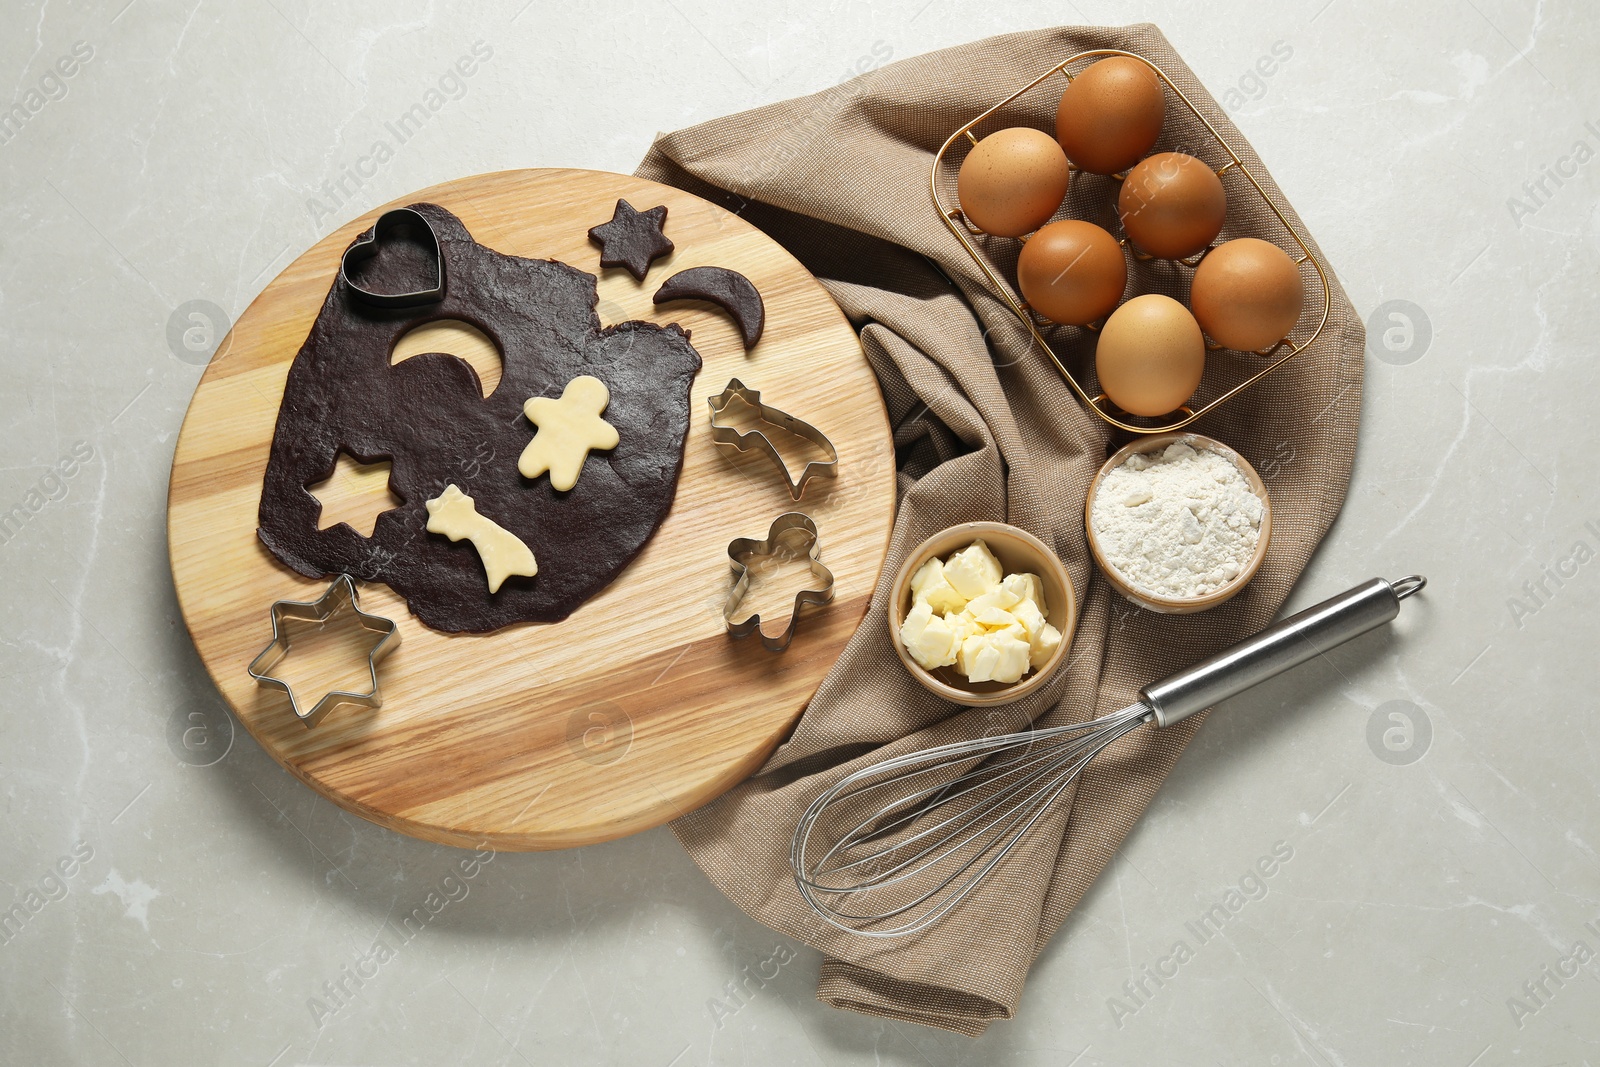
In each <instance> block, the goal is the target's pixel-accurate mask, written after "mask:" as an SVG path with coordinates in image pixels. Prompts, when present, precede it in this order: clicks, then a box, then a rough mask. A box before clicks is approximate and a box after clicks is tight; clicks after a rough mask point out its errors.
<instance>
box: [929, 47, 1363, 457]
mask: <svg viewBox="0 0 1600 1067" xmlns="http://www.w3.org/2000/svg"><path fill="white" fill-rule="evenodd" d="M1107 56H1126V57H1128V58H1129V59H1136V60H1138V61H1139V62H1141V63H1143V64H1145V65H1146V66H1147V67H1149V68H1150V69H1151V70H1152V71H1154V72H1155V74H1156V76H1157V77H1158V78H1160V79H1161V82H1162V84H1163V85H1165V86H1166V88H1167V89H1168V90H1170V93H1171V96H1170V97H1169V101H1170V100H1171V99H1176V100H1177V101H1178V102H1179V103H1181V104H1182V106H1183V107H1185V108H1187V109H1188V110H1189V113H1190V114H1192V115H1193V116H1194V117H1195V118H1196V119H1198V120H1199V121H1200V123H1201V125H1202V126H1204V128H1205V129H1206V131H1207V132H1209V134H1210V136H1211V140H1212V141H1213V142H1214V144H1215V146H1216V148H1217V149H1219V150H1220V151H1221V153H1222V154H1223V156H1225V161H1224V162H1223V163H1222V165H1221V166H1220V167H1216V166H1215V164H1213V163H1211V162H1210V161H1205V162H1206V163H1207V166H1212V167H1214V169H1215V170H1216V174H1217V176H1218V177H1219V178H1220V177H1223V176H1224V175H1226V174H1227V172H1229V171H1237V172H1238V173H1239V174H1240V175H1242V176H1243V177H1244V178H1245V179H1247V180H1248V181H1249V186H1250V188H1253V189H1254V190H1255V194H1256V195H1258V196H1259V197H1260V198H1261V200H1262V202H1263V203H1264V204H1266V206H1267V208H1268V209H1269V210H1270V211H1271V213H1272V214H1273V215H1274V216H1275V217H1276V218H1277V219H1278V221H1279V223H1281V224H1282V226H1283V230H1284V232H1285V233H1286V234H1287V235H1288V238H1289V239H1290V240H1292V241H1293V242H1294V244H1295V245H1296V246H1297V247H1298V248H1299V250H1300V254H1299V255H1298V256H1296V255H1295V254H1294V253H1293V251H1290V257H1291V258H1292V259H1294V261H1295V263H1296V264H1297V265H1301V266H1305V265H1309V266H1310V268H1311V269H1312V271H1314V272H1315V275H1316V279H1315V281H1314V282H1308V284H1307V288H1308V291H1310V292H1312V293H1314V292H1315V291H1316V290H1317V289H1318V288H1320V289H1321V292H1322V309H1321V312H1320V313H1315V311H1314V308H1313V307H1312V301H1311V300H1310V299H1307V300H1306V302H1305V304H1306V306H1305V309H1304V310H1302V311H1301V314H1300V321H1299V322H1297V323H1296V324H1295V326H1294V328H1292V329H1291V330H1290V332H1289V335H1288V336H1286V337H1284V338H1283V339H1281V340H1279V341H1278V342H1277V343H1275V344H1273V345H1272V346H1270V347H1269V348H1266V349H1263V350H1262V351H1259V352H1246V353H1242V354H1241V355H1242V356H1243V358H1244V359H1245V360H1246V361H1251V360H1258V361H1260V362H1259V365H1251V364H1250V363H1248V362H1247V363H1246V365H1245V367H1244V369H1243V371H1242V372H1241V373H1240V374H1239V375H1236V377H1239V378H1241V380H1238V381H1234V382H1232V384H1229V385H1226V386H1223V387H1220V388H1219V389H1218V390H1217V391H1216V393H1215V395H1212V396H1210V398H1209V399H1207V400H1205V401H1204V402H1203V403H1201V404H1200V406H1199V407H1190V406H1188V405H1185V406H1183V407H1180V408H1178V409H1177V410H1176V411H1174V412H1173V413H1172V414H1171V415H1170V416H1165V417H1164V418H1165V420H1166V421H1163V422H1161V423H1159V424H1150V425H1143V424H1140V423H1135V422H1131V421H1129V420H1130V419H1133V418H1135V417H1136V416H1131V415H1128V414H1127V413H1126V412H1123V411H1121V410H1120V409H1118V408H1117V407H1116V405H1115V404H1113V403H1112V402H1111V401H1110V399H1109V398H1107V397H1106V395H1105V394H1104V393H1098V394H1093V395H1091V394H1090V392H1089V390H1088V389H1086V388H1085V387H1084V385H1083V383H1082V382H1080V381H1079V380H1078V377H1077V376H1076V375H1074V374H1073V372H1072V370H1071V368H1069V367H1068V366H1067V361H1066V360H1064V359H1062V357H1061V356H1060V355H1059V354H1058V353H1057V352H1056V349H1055V348H1054V347H1052V345H1051V343H1050V341H1049V340H1048V339H1047V337H1046V332H1049V333H1054V332H1055V331H1058V330H1097V329H1098V328H1099V327H1098V325H1091V326H1085V327H1080V326H1061V325H1057V324H1055V323H1051V322H1048V321H1041V319H1040V318H1039V317H1037V316H1036V315H1035V313H1034V312H1033V311H1032V310H1031V309H1030V308H1029V307H1028V304H1027V303H1026V302H1025V301H1023V300H1022V299H1020V297H1019V296H1018V294H1017V293H1015V292H1013V290H1012V288H1011V286H1010V285H1008V284H1007V283H1006V282H1005V280H1004V279H1003V278H1002V277H1001V275H1000V271H999V270H998V269H997V268H996V266H995V264H994V263H993V262H991V261H990V258H989V257H988V256H987V255H986V254H985V253H984V252H983V250H981V249H980V248H978V246H977V245H975V244H974V243H973V237H974V236H989V235H987V234H984V233H983V231H981V230H979V229H977V228H976V227H975V226H973V225H972V223H971V222H970V221H968V219H967V218H966V216H965V215H963V214H962V212H961V209H960V207H959V206H952V204H951V203H948V202H947V201H946V198H945V196H944V195H942V194H941V192H940V189H941V185H943V186H944V188H945V189H947V190H949V189H953V188H954V171H955V169H956V168H957V167H959V162H960V161H959V160H950V161H949V162H948V163H947V159H948V158H949V156H950V154H951V148H952V147H954V146H957V145H958V144H959V143H960V142H961V141H963V140H965V141H967V142H968V147H970V145H975V144H977V143H978V136H977V135H976V134H975V133H973V130H974V129H975V128H976V127H978V126H979V125H980V124H982V123H983V122H984V121H985V120H986V119H988V118H989V117H990V116H992V115H994V114H996V113H997V112H999V111H1001V110H1002V109H1003V108H1005V107H1006V106H1007V105H1009V104H1011V103H1012V102H1014V101H1015V100H1017V99H1018V98H1019V97H1021V96H1023V95H1024V94H1026V93H1028V92H1030V91H1031V90H1033V89H1035V88H1037V87H1038V86H1040V85H1042V84H1044V83H1045V82H1047V81H1049V80H1050V79H1052V78H1054V77H1056V76H1057V75H1060V76H1063V77H1064V78H1065V79H1066V80H1067V81H1068V82H1069V83H1070V82H1071V81H1072V79H1073V77H1074V74H1073V73H1072V71H1071V70H1069V69H1068V68H1069V67H1073V66H1078V67H1079V69H1080V71H1081V69H1082V67H1083V66H1086V65H1087V64H1088V63H1090V62H1093V61H1095V60H1098V59H1103V58H1105V57H1107ZM1191 154H1197V155H1198V154H1199V153H1198V152H1191ZM1080 173H1081V172H1080V171H1078V170H1077V168H1073V181H1074V182H1076V181H1077V180H1078V178H1079V175H1080ZM1114 177H1115V178H1117V179H1119V180H1120V178H1121V177H1122V176H1121V175H1117V176H1114ZM928 189H929V192H931V193H932V195H933V203H934V206H935V208H937V209H938V212H939V217H940V218H942V219H943V220H944V224H945V225H946V226H947V227H949V229H950V232H951V233H952V234H954V235H955V237H956V240H958V241H960V242H961V247H963V248H965V249H966V250H967V254H968V255H969V256H971V257H972V261H973V262H974V263H976V264H977V265H978V267H979V269H980V270H982V271H983V273H984V275H985V277H987V278H988V280H989V286H990V288H992V289H993V290H994V291H995V292H996V293H997V294H999V296H1000V298H1001V299H1002V300H1004V301H1005V302H1006V303H1007V304H1008V305H1009V306H1010V307H1011V310H1012V311H1013V312H1015V313H1016V316H1017V318H1018V319H1019V320H1020V321H1021V322H1022V324H1023V325H1024V326H1026V327H1027V329H1028V333H1029V334H1031V335H1032V337H1033V343H1034V345H1035V346H1036V347H1037V348H1038V349H1039V350H1040V351H1041V352H1043V353H1044V354H1045V355H1046V356H1048V357H1049V359H1050V362H1052V363H1054V364H1055V366H1056V369H1057V370H1059V371H1060V372H1061V376H1062V377H1063V378H1065V379H1066V381H1067V384H1068V385H1069V386H1071V387H1072V391H1073V392H1074V393H1076V394H1077V395H1078V399H1079V400H1081V401H1082V402H1083V403H1084V405H1085V406H1087V407H1088V408H1089V410H1090V411H1093V412H1094V413H1095V414H1096V415H1098V416H1100V418H1101V419H1103V420H1105V421H1106V422H1108V423H1110V424H1111V425H1112V426H1115V427H1117V428H1118V429H1121V430H1126V431H1128V432H1129V433H1136V434H1153V433H1168V432H1170V431H1172V430H1179V429H1182V428H1183V427H1185V426H1188V425H1189V424H1190V423H1192V422H1194V421H1195V420H1196V419H1199V418H1200V417H1201V416H1203V415H1206V414H1208V413H1210V412H1212V411H1215V410H1216V409H1217V408H1219V407H1221V406H1222V405H1223V404H1226V403H1227V402H1228V401H1230V400H1232V399H1234V398H1235V397H1237V396H1238V395H1240V394H1241V393H1243V392H1245V391H1246V390H1247V389H1249V388H1250V387H1251V386H1253V385H1255V384H1256V383H1257V382H1259V381H1261V379H1263V378H1265V377H1266V376H1267V375H1269V374H1271V373H1272V372H1273V371H1275V370H1277V369H1278V368H1279V367H1281V366H1283V365H1284V364H1285V363H1287V362H1289V361H1290V360H1291V359H1293V358H1294V357H1295V356H1297V355H1299V354H1300V353H1301V352H1304V351H1305V350H1306V349H1307V348H1309V347H1310V346H1311V344H1312V342H1314V341H1315V340H1316V339H1317V337H1318V335H1320V334H1321V333H1322V329H1323V327H1324V326H1326V325H1327V322H1328V311H1329V308H1330V306H1331V304H1332V292H1331V289H1330V287H1329V284H1328V272H1327V268H1326V266H1325V265H1324V264H1323V263H1322V262H1321V261H1320V260H1319V259H1318V258H1317V257H1316V256H1315V255H1314V254H1313V253H1312V251H1311V243H1310V241H1309V240H1307V238H1306V236H1305V234H1303V233H1301V232H1300V229H1299V228H1298V227H1297V226H1296V225H1295V224H1294V223H1292V222H1291V221H1290V220H1289V218H1288V216H1286V215H1285V214H1284V213H1283V211H1282V210H1281V209H1280V208H1279V207H1278V205H1277V204H1275V203H1273V201H1272V198H1271V197H1269V196H1268V195H1267V191H1266V189H1264V188H1263V187H1262V185H1261V181H1260V180H1259V179H1258V178H1257V177H1256V176H1255V175H1254V174H1253V173H1251V171H1250V168H1249V167H1248V166H1247V165H1246V164H1245V162H1244V160H1243V159H1241V158H1240V156H1239V153H1238V152H1237V151H1235V150H1234V148H1233V146H1232V145H1231V144H1229V143H1228V141H1227V139H1226V138H1224V137H1223V136H1222V134H1220V133H1218V132H1217V128H1216V127H1215V126H1213V125H1212V124H1211V122H1210V120H1209V119H1207V118H1206V117H1205V116H1204V115H1202V114H1201V113H1200V111H1199V109H1198V108H1196V107H1195V106H1194V104H1193V103H1192V102H1191V101H1190V100H1189V98H1188V96H1186V95H1185V94H1184V92H1183V90H1181V89H1179V88H1178V87H1177V86H1176V85H1175V84H1173V81H1172V79H1171V78H1169V77H1167V73H1166V71H1164V70H1162V69H1161V68H1160V67H1158V66H1157V65H1156V64H1154V63H1152V62H1150V61H1149V60H1148V59H1146V58H1145V57H1144V56H1141V55H1138V54H1137V53H1134V52H1124V51H1121V50H1120V49H1115V48H1100V49H1095V50H1093V51H1088V52H1079V53H1077V54H1076V55H1073V56H1070V57H1068V58H1067V59H1065V60H1063V61H1062V62H1060V63H1057V64H1056V65H1055V66H1053V67H1051V68H1050V69H1049V70H1047V71H1045V72H1044V73H1043V74H1041V75H1039V76H1038V77H1037V78H1035V79H1033V81H1031V82H1029V83H1028V84H1027V85H1024V86H1023V87H1022V88H1020V89H1018V90H1017V91H1016V92H1014V93H1012V94H1011V95H1010V96H1008V97H1006V98H1005V99H1004V100H1001V101H1000V102H999V103H997V104H995V105H994V106H993V107H991V108H989V109H988V110H987V111H984V112H983V113H982V114H980V115H978V116H977V117H976V118H974V119H973V120H972V121H971V122H968V123H967V124H966V125H965V126H962V127H961V128H960V129H958V130H956V131H955V132H954V133H952V134H951V135H950V137H949V138H948V139H947V140H946V141H945V142H944V144H943V145H941V146H940V148H939V151H938V152H937V153H936V154H935V155H934V157H933V167H932V170H931V171H930V173H929V176H928ZM1068 196H1069V198H1070V196H1071V192H1070V190H1069V193H1068ZM1231 199H1232V197H1231V196H1230V202H1231ZM997 239H998V238H997ZM1120 243H1121V244H1122V245H1124V246H1125V247H1126V248H1127V249H1128V251H1129V253H1130V254H1131V255H1132V256H1133V257H1134V259H1136V260H1138V261H1141V262H1144V261H1149V260H1152V259H1154V258H1156V257H1153V256H1150V255H1149V254H1147V253H1144V252H1141V251H1140V250H1139V249H1138V248H1137V247H1135V246H1134V245H1133V244H1132V243H1131V242H1130V241H1129V240H1128V238H1127V235H1126V234H1123V235H1122V236H1121V238H1120ZM1211 247H1212V248H1214V247H1216V242H1213V243H1212V246H1211ZM1210 251H1211V248H1207V249H1205V250H1204V251H1202V252H1200V253H1198V254H1196V255H1194V256H1192V257H1190V258H1188V259H1183V260H1177V261H1176V262H1178V263H1181V264H1183V265H1184V266H1186V267H1189V268H1193V267H1194V266H1196V265H1197V264H1198V263H1199V262H1200V260H1201V259H1203V258H1205V256H1206V254H1207V253H1209V252H1210ZM1312 323H1314V325H1311V324H1312ZM1297 335H1298V336H1297ZM1206 348H1207V349H1209V350H1211V351H1221V350H1222V346H1221V345H1218V344H1217V343H1216V342H1214V341H1212V340H1211V339H1210V338H1209V337H1208V338H1206ZM1218 362H1219V361H1218V360H1216V359H1212V358H1208V359H1207V360H1206V371H1205V375H1204V377H1203V378H1202V380H1201V392H1205V391H1206V386H1207V380H1208V379H1214V378H1215V377H1216V375H1217V373H1218V371H1217V368H1216V364H1217V363H1218ZM1194 402H1195V401H1194V399H1193V398H1191V400H1190V403H1191V404H1192V403H1194Z"/></svg>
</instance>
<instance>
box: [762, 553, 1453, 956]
mask: <svg viewBox="0 0 1600 1067" xmlns="http://www.w3.org/2000/svg"><path fill="white" fill-rule="evenodd" d="M1425 584H1427V580H1426V579H1425V578H1423V577H1421V576H1420V575H1410V576H1408V577H1405V578H1401V579H1399V580H1398V581H1396V582H1393V583H1390V582H1387V581H1385V580H1384V579H1382V578H1373V579H1372V580H1370V581H1368V582H1364V583H1363V584H1361V585H1359V586H1356V587H1355V588H1354V589H1351V590H1349V591H1348V592H1345V593H1341V594H1339V595H1338V596H1336V597H1332V598H1331V599H1328V600H1325V601H1323V602H1322V603H1320V604H1316V605H1314V606H1312V607H1309V608H1307V609H1306V610H1304V611H1302V612H1299V613H1297V614H1295V615H1291V616H1289V617H1288V618H1286V619H1284V620H1283V621H1281V622H1278V623H1276V624H1274V625H1272V626H1270V627H1268V628H1267V629H1265V630H1263V631H1261V632H1260V633H1259V634H1256V635H1255V636H1254V637H1251V638H1249V639H1247V640H1245V641H1243V642H1241V643H1240V644H1237V645H1235V646H1233V647H1232V648H1230V649H1227V650H1226V651H1224V652H1220V653H1218V654H1217V655H1215V656H1212V657H1211V658H1210V659H1208V660H1206V661H1205V662H1203V663H1200V664H1198V665H1197V666H1194V667H1191V668H1189V669H1188V670H1185V671H1180V672H1179V673H1177V674H1175V675H1173V676H1172V677H1170V678H1167V679H1165V680H1163V681H1160V682H1156V683H1155V684H1153V685H1148V686H1146V687H1145V688H1143V689H1141V690H1140V691H1139V699H1138V700H1137V701H1135V702H1134V703H1132V704H1130V705H1128V706H1127V707H1126V708H1123V709H1122V710H1121V711H1118V712H1114V713H1112V714H1110V715H1103V716H1101V717H1100V718H1098V719H1094V720H1092V721H1090V722H1084V723H1078V724H1076V725H1073V726H1056V727H1050V728H1047V729H1032V730H1026V731H1023V732H1022V733H1012V734H1004V735H1001V736H998V737H982V738H976V739H974V740H970V741H957V742H955V743H953V744H948V745H939V746H938V747H936V748H929V749H923V750H921V751H918V752H912V753H908V754H906V755H903V756H894V757H891V758H889V759H885V760H882V761H880V762H878V763H874V764H872V765H870V766H868V767H865V768H863V769H861V770H859V771H856V772H855V773H853V774H850V775H848V776H847V777H845V778H843V779H841V780H840V781H839V782H838V783H836V784H835V785H834V786H832V787H831V788H830V789H828V790H826V791H825V792H823V793H822V794H821V795H820V796H818V797H817V798H816V799H815V800H813V801H812V802H811V805H810V807H808V808H807V809H806V812H805V814H804V815H803V816H801V818H800V824H799V825H798V826H797V827H796V828H795V833H794V842H793V845H792V847H791V851H790V857H789V862H790V865H791V866H792V867H793V868H794V876H795V884H796V885H797V886H798V887H799V890H800V895H801V896H802V897H803V898H804V899H805V901H806V903H807V904H809V905H810V906H811V909H812V910H813V911H815V912H816V913H817V915H818V916H819V917H821V918H822V919H824V920H826V921H827V922H829V923H831V924H832V925H834V926H836V927H838V928H840V929H841V930H848V931H850V932H852V933H857V934H861V935H863V936H866V937H904V936H906V935H908V934H914V933H916V932H918V931H920V930H923V929H925V928H926V927H928V926H930V925H931V924H933V923H935V922H938V921H939V920H940V919H942V918H943V917H944V916H945V915H947V914H949V912H950V911H951V910H952V909H953V908H955V907H956V906H957V905H958V904H960V903H961V902H962V901H963V900H965V899H966V898H967V897H968V896H969V895H971V893H972V892H973V890H974V889H975V888H976V887H977V885H978V883H979V882H980V881H982V880H983V879H984V878H985V877H986V876H987V875H988V874H989V873H990V872H992V871H993V870H994V869H995V868H996V867H998V866H1000V864H1001V863H1002V862H1003V861H1004V860H1005V858H1006V856H1007V854H1008V853H1010V852H1011V850H1012V849H1013V848H1015V847H1016V845H1017V843H1018V842H1020V841H1021V840H1022V838H1023V835H1024V834H1026V833H1027V832H1028V831H1029V830H1030V829H1032V828H1033V826H1034V825H1035V824H1036V823H1038V821H1039V820H1040V819H1041V818H1043V817H1044V815H1045V813H1046V812H1047V811H1049V810H1050V807H1051V805H1052V803H1053V802H1054V801H1055V800H1056V798H1057V797H1059V796H1060V795H1061V794H1062V793H1063V792H1065V791H1066V790H1067V789H1068V788H1069V787H1070V786H1071V785H1072V783H1073V782H1074V781H1076V780H1077V778H1078V775H1080V774H1082V773H1083V769H1084V768H1085V767H1086V766H1088V764H1089V761H1090V760H1092V759H1094V757H1095V756H1097V755H1098V754H1099V753H1100V752H1102V751H1104V750H1105V749H1106V748H1107V747H1108V746H1110V745H1111V744H1112V743H1113V742H1115V741H1116V740H1117V739H1118V738H1120V737H1122V736H1123V735H1124V734H1127V733H1129V732H1131V731H1133V730H1135V729H1137V728H1139V727H1140V726H1142V725H1144V724H1145V723H1147V722H1154V723H1155V724H1156V726H1157V727H1164V726H1170V725H1171V724H1173V723H1175V722H1178V721H1179V720H1181V719H1184V718H1187V717H1188V716H1190V715H1193V714H1194V713H1195V712H1197V711H1200V710H1202V709H1204V708H1208V707H1211V706H1212V705H1213V704H1215V703H1217V702H1218V701H1220V700H1223V699H1226V698H1227V697H1230V696H1234V695H1235V694H1237V693H1241V692H1243V691H1244V690H1246V689H1248V688H1250V687H1251V686H1253V685H1256V684H1257V683H1259V682H1262V681H1265V680H1266V679H1268V678H1271V677H1273V676H1274V675H1277V674H1280V673H1282V672H1283V671H1286V670H1288V669H1289V668H1291V667H1294V666H1296V665H1298V664H1301V663H1304V662H1305V661H1306V660H1309V659H1312V658H1313V657H1315V656H1318V655H1320V654H1322V653H1323V652H1324V651H1326V650H1327V649H1329V648H1332V647H1334V646H1335V645H1338V644H1342V643H1343V642H1345V641H1348V640H1350V639H1351V638H1353V637H1355V636H1357V635H1359V634H1363V633H1366V632H1367V631H1368V630H1371V629H1374V628H1375V627H1378V626H1381V625H1383V624H1384V623H1386V622H1388V621H1390V620H1391V619H1393V618H1394V617H1395V616H1396V615H1398V614H1399V613H1400V601H1402V600H1404V599H1405V598H1406V597H1408V596H1411V595H1412V594H1413V593H1415V592H1417V591H1418V590H1420V589H1421V588H1422V587H1423V586H1424V585H1425Z"/></svg>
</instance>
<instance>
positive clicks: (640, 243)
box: [589, 200, 673, 282]
mask: <svg viewBox="0 0 1600 1067" xmlns="http://www.w3.org/2000/svg"><path fill="white" fill-rule="evenodd" d="M666 221H667V207H666V205H665V204H659V205H657V206H656V207H653V208H650V209H649V210H648V211H638V210H636V209H635V208H634V206H633V205H632V204H630V203H628V202H627V201H626V200H618V201H617V208H616V210H615V211H613V212H612V213H611V221H610V222H606V223H602V224H601V225H599V226H596V227H594V228H593V229H591V230H590V231H589V240H591V241H593V242H594V243H595V244H597V245H599V246H600V265H601V266H602V267H627V268H628V273H629V274H631V275H633V277H634V280H635V281H641V282H642V281H644V276H645V272H646V271H648V270H649V269H650V264H651V263H652V262H653V261H654V260H656V259H657V258H659V257H661V256H664V255H666V254H667V253H669V252H671V251H672V249H673V244H672V241H671V239H670V238H668V237H667V235H666V233H665V232H664V231H663V230H662V226H664V225H665V224H666Z"/></svg>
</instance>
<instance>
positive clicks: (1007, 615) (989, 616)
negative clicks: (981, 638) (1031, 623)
mask: <svg viewBox="0 0 1600 1067" xmlns="http://www.w3.org/2000/svg"><path fill="white" fill-rule="evenodd" d="M963 614H965V615H966V616H967V617H968V618H970V619H971V620H972V621H973V622H974V623H976V624H977V626H978V628H979V629H982V630H985V631H994V630H1011V629H1016V630H1018V631H1019V632H1020V630H1021V626H1020V624H1019V623H1018V622H1017V619H1016V616H1014V615H1012V614H1011V612H1009V611H1006V610H1005V609H1004V608H981V609H979V610H978V611H973V610H971V607H970V605H969V607H968V610H967V611H965V612H963Z"/></svg>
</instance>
